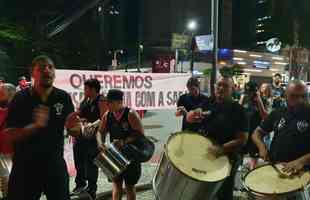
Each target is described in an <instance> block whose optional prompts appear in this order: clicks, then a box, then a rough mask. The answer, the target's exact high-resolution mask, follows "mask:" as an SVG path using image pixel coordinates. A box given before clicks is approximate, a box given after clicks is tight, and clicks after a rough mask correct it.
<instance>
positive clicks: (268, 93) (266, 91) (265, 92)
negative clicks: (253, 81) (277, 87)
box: [259, 83, 273, 113]
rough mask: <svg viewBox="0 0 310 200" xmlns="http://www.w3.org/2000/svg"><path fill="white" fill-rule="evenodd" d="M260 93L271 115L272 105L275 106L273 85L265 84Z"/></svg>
mask: <svg viewBox="0 0 310 200" xmlns="http://www.w3.org/2000/svg"><path fill="white" fill-rule="evenodd" d="M259 93H260V97H261V99H262V101H263V103H264V106H265V109H266V111H267V112H268V113H270V112H271V110H272V104H273V98H272V88H271V85H270V84H268V83H263V84H262V85H261V86H260V88H259Z"/></svg>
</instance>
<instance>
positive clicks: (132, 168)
mask: <svg viewBox="0 0 310 200" xmlns="http://www.w3.org/2000/svg"><path fill="white" fill-rule="evenodd" d="M140 177H141V163H138V162H133V163H131V164H130V165H129V166H128V168H127V169H126V170H125V171H124V172H123V173H122V174H121V175H119V176H118V177H116V178H115V180H116V181H118V180H124V182H125V184H126V185H132V186H133V185H136V184H137V183H138V181H139V179H140Z"/></svg>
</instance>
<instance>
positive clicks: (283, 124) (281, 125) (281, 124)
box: [278, 118, 286, 130]
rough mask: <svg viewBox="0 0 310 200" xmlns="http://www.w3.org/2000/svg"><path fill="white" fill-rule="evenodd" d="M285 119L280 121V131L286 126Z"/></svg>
mask: <svg viewBox="0 0 310 200" xmlns="http://www.w3.org/2000/svg"><path fill="white" fill-rule="evenodd" d="M285 123H286V121H285V119H284V118H282V119H281V120H280V121H279V124H278V130H280V129H282V128H283V127H284V126H285Z"/></svg>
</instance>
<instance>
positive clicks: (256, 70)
mask: <svg viewBox="0 0 310 200" xmlns="http://www.w3.org/2000/svg"><path fill="white" fill-rule="evenodd" d="M243 71H245V72H262V71H263V70H260V69H243Z"/></svg>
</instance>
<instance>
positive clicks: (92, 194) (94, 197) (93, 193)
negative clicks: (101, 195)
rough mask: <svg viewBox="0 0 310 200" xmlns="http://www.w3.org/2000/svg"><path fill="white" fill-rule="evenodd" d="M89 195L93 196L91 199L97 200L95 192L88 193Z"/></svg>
mask: <svg viewBox="0 0 310 200" xmlns="http://www.w3.org/2000/svg"><path fill="white" fill-rule="evenodd" d="M87 193H88V194H89V196H91V198H92V199H93V200H95V199H96V192H93V191H87Z"/></svg>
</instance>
